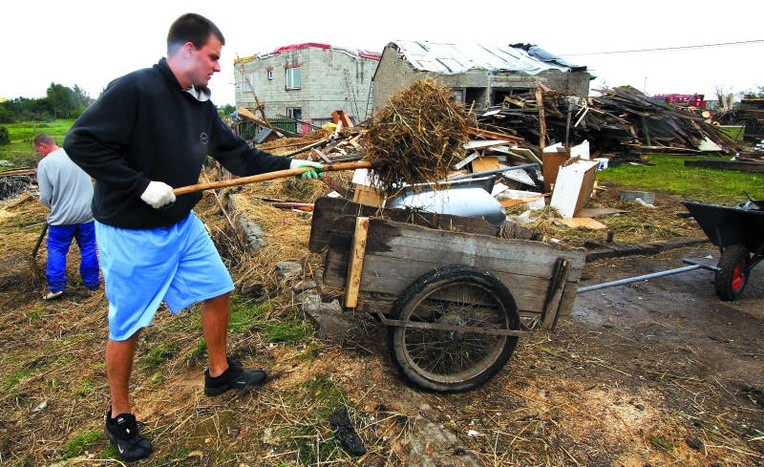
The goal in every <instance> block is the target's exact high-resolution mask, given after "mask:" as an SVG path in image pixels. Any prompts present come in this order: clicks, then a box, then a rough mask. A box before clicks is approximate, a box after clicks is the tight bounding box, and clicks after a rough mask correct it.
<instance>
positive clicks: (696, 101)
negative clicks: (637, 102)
mask: <svg viewBox="0 0 764 467" xmlns="http://www.w3.org/2000/svg"><path fill="white" fill-rule="evenodd" d="M652 98H653V99H655V100H658V101H660V102H665V103H666V104H670V105H676V106H679V107H698V108H701V109H705V108H706V101H705V100H704V99H703V98H704V95H703V94H656V95H654V96H653V97H652Z"/></svg>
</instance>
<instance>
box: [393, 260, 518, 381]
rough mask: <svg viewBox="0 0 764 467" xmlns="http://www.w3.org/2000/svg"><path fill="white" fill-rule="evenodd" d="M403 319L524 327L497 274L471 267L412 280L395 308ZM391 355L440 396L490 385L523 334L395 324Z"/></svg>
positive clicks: (443, 270) (397, 316) (405, 373)
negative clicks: (489, 382)
mask: <svg viewBox="0 0 764 467" xmlns="http://www.w3.org/2000/svg"><path fill="white" fill-rule="evenodd" d="M391 316H392V317H393V318H394V319H398V320H402V321H416V322H424V323H443V324H449V325H455V326H469V327H488V328H492V329H513V330H519V329H520V317H519V315H518V312H517V305H516V304H515V300H514V298H513V297H512V294H511V293H510V292H509V289H507V287H506V286H505V285H504V283H503V282H502V281H501V280H500V279H498V278H497V277H496V276H495V275H493V274H491V273H490V272H487V271H482V270H479V269H476V268H472V267H468V266H461V265H458V266H445V267H442V268H437V269H434V270H432V271H430V272H428V273H426V274H424V275H423V276H421V277H420V278H418V279H417V280H416V281H414V282H412V283H411V284H410V285H409V286H408V287H407V288H406V289H405V290H404V291H403V293H402V294H401V295H400V296H399V297H398V299H397V300H396V301H395V304H394V305H393V311H392V314H391ZM388 344H389V348H390V355H391V356H392V357H394V358H393V361H394V363H395V366H396V367H397V369H398V370H399V371H400V372H401V373H402V374H403V376H404V377H405V378H406V380H407V381H408V382H409V383H412V384H413V385H414V386H417V387H419V388H420V389H423V390H426V391H432V392H440V393H455V392H464V391H469V390H472V389H475V388H477V387H479V386H481V385H483V384H485V383H486V382H487V381H488V380H489V379H491V378H492V377H493V376H494V375H495V374H496V373H498V372H499V370H501V368H502V367H503V366H504V365H505V364H506V363H507V360H509V357H510V356H511V355H512V352H513V351H514V350H515V346H516V345H517V336H506V335H504V336H500V335H490V334H485V333H481V332H464V331H443V330H436V329H421V328H411V327H403V326H392V327H391V328H390V329H389V333H388Z"/></svg>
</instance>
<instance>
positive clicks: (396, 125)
mask: <svg viewBox="0 0 764 467" xmlns="http://www.w3.org/2000/svg"><path fill="white" fill-rule="evenodd" d="M468 126H469V118H468V115H467V112H466V110H465V109H464V107H463V106H461V105H459V103H457V102H454V100H453V99H452V98H451V93H450V92H449V90H448V89H447V88H446V87H445V86H443V85H441V84H440V83H438V82H437V81H435V80H432V79H429V78H427V79H423V80H420V81H417V82H415V83H413V84H412V85H411V86H409V87H407V88H404V89H402V90H401V91H399V92H398V93H397V94H395V95H394V96H393V97H392V98H391V99H390V101H389V102H388V104H387V106H386V107H384V108H383V109H381V110H380V111H379V112H378V113H377V114H375V116H374V118H373V119H372V122H371V125H370V127H369V130H368V131H367V132H366V133H365V136H364V146H365V149H366V155H365V157H364V159H365V160H367V161H369V162H371V163H372V165H373V167H374V169H373V172H374V176H375V177H376V179H377V181H378V182H379V184H380V186H381V188H382V190H383V191H384V192H385V193H387V194H388V195H389V194H392V193H395V192H396V191H397V190H399V189H400V187H401V183H408V184H411V185H413V184H417V183H427V182H437V181H438V180H442V179H444V178H445V177H446V175H447V174H448V171H449V170H450V169H451V167H452V166H453V165H454V164H456V163H457V162H459V161H461V160H462V159H464V155H465V150H464V144H465V143H466V142H467V140H468V138H469V137H468V134H467V128H468Z"/></svg>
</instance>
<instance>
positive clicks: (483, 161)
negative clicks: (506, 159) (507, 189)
mask: <svg viewBox="0 0 764 467" xmlns="http://www.w3.org/2000/svg"><path fill="white" fill-rule="evenodd" d="M498 168H499V158H498V157H494V156H487V157H486V156H484V157H478V158H477V159H475V160H473V161H472V173H480V172H488V171H490V170H497V169H498Z"/></svg>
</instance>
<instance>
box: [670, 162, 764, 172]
mask: <svg viewBox="0 0 764 467" xmlns="http://www.w3.org/2000/svg"><path fill="white" fill-rule="evenodd" d="M684 165H685V166H687V167H703V168H706V169H722V170H736V171H738V172H749V173H764V163H762V162H755V161H720V160H700V161H684Z"/></svg>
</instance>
